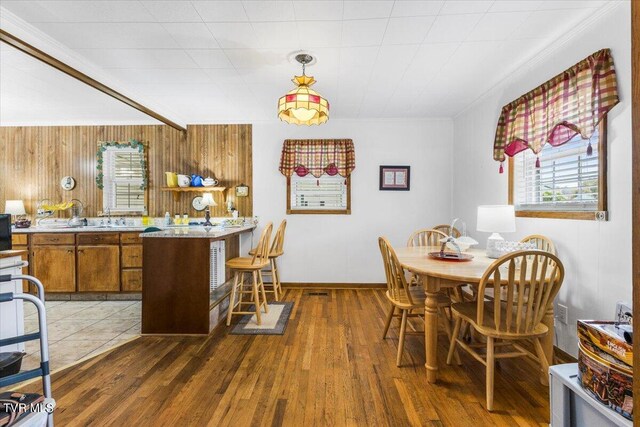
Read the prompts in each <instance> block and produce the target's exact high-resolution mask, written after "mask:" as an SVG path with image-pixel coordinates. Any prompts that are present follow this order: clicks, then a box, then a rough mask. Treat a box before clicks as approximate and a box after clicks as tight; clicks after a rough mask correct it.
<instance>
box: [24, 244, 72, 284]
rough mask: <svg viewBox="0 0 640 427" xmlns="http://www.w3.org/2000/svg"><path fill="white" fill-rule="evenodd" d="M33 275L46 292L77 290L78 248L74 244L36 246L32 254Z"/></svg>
mask: <svg viewBox="0 0 640 427" xmlns="http://www.w3.org/2000/svg"><path fill="white" fill-rule="evenodd" d="M32 262H33V275H34V276H36V277H37V278H38V279H40V281H42V284H43V285H44V289H45V290H46V292H75V291H76V249H75V247H73V246H36V247H34V249H33V254H32Z"/></svg>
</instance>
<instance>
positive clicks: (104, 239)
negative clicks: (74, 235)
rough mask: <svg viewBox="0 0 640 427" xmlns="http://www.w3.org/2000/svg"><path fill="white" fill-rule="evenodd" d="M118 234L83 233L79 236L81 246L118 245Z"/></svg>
mask: <svg viewBox="0 0 640 427" xmlns="http://www.w3.org/2000/svg"><path fill="white" fill-rule="evenodd" d="M119 242H120V238H119V236H118V233H82V234H78V244H79V245H117V244H118V243H119Z"/></svg>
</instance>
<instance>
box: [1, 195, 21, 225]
mask: <svg viewBox="0 0 640 427" xmlns="http://www.w3.org/2000/svg"><path fill="white" fill-rule="evenodd" d="M4 213H6V214H10V215H13V216H14V217H18V216H20V215H26V214H27V212H26V211H25V210H24V202H23V201H22V200H7V201H6V202H5V205H4ZM13 220H14V222H15V220H16V218H13Z"/></svg>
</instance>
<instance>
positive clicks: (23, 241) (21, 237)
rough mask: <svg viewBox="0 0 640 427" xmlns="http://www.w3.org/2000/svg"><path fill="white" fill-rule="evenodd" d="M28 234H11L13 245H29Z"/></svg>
mask: <svg viewBox="0 0 640 427" xmlns="http://www.w3.org/2000/svg"><path fill="white" fill-rule="evenodd" d="M27 244H28V243H27V235H26V234H15V233H14V234H12V235H11V245H12V246H27Z"/></svg>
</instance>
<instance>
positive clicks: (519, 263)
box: [447, 250, 564, 411]
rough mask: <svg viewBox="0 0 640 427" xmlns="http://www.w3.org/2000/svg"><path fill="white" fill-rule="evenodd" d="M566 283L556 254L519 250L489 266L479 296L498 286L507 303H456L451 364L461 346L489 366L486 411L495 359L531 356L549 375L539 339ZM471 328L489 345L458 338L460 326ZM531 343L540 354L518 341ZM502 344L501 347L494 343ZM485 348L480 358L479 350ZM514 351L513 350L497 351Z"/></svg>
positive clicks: (491, 387) (479, 300)
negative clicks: (557, 297)
mask: <svg viewBox="0 0 640 427" xmlns="http://www.w3.org/2000/svg"><path fill="white" fill-rule="evenodd" d="M563 279H564V266H563V265H562V262H561V261H560V259H558V257H557V256H555V255H554V254H551V253H548V252H543V251H539V250H533V251H517V252H513V253H510V254H507V255H505V256H503V257H502V258H499V259H498V260H496V261H495V262H494V263H493V264H491V265H490V266H489V268H488V269H487V271H486V272H485V273H484V275H483V276H482V279H481V280H480V284H479V287H478V292H479V295H480V296H483V295H484V292H485V290H486V289H487V288H488V287H491V286H494V285H495V284H499V286H500V287H501V288H504V289H505V290H506V299H505V300H501V299H494V300H493V301H485V300H484V299H483V298H478V301H476V302H464V303H458V304H453V306H452V310H453V315H454V317H455V318H456V323H455V327H454V328H453V337H454V338H453V339H452V340H451V345H450V346H449V354H448V356H447V364H450V363H451V359H452V357H453V355H454V352H455V350H456V347H457V346H458V345H459V346H461V347H462V348H463V349H464V350H466V351H467V352H469V353H470V354H471V355H472V356H473V357H474V358H475V359H476V360H478V361H479V362H480V363H482V364H483V365H485V367H486V397H487V410H489V411H491V410H493V378H494V366H495V362H496V359H502V358H507V357H519V356H528V357H531V358H532V359H534V360H536V361H538V362H539V363H540V369H541V370H542V371H543V375H545V376H546V375H547V371H548V369H549V362H548V361H547V359H546V356H545V354H544V350H543V348H542V343H541V342H540V338H541V337H543V336H545V335H546V334H548V333H549V329H548V328H547V326H545V325H544V324H543V323H542V319H543V317H544V315H545V313H546V312H547V310H549V309H550V308H551V305H552V304H553V299H554V298H555V296H556V295H557V294H558V291H559V290H560V286H561V285H562V281H563ZM463 324H464V326H465V329H466V327H467V326H471V327H473V328H474V329H475V331H476V332H477V333H479V334H480V335H483V336H484V337H486V339H487V342H486V343H478V344H467V343H466V342H465V341H464V340H462V339H460V338H458V335H459V333H460V329H461V328H462V326H463ZM525 340H531V341H532V342H533V344H534V348H535V351H536V353H537V355H535V354H533V353H532V352H530V351H529V350H527V349H525V348H524V347H522V346H521V345H519V342H522V341H525ZM496 341H498V342H496ZM484 346H486V353H485V354H481V353H479V352H478V351H476V350H475V349H476V348H479V347H484ZM504 346H511V347H512V350H511V351H502V352H496V349H500V348H503V347H504Z"/></svg>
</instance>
